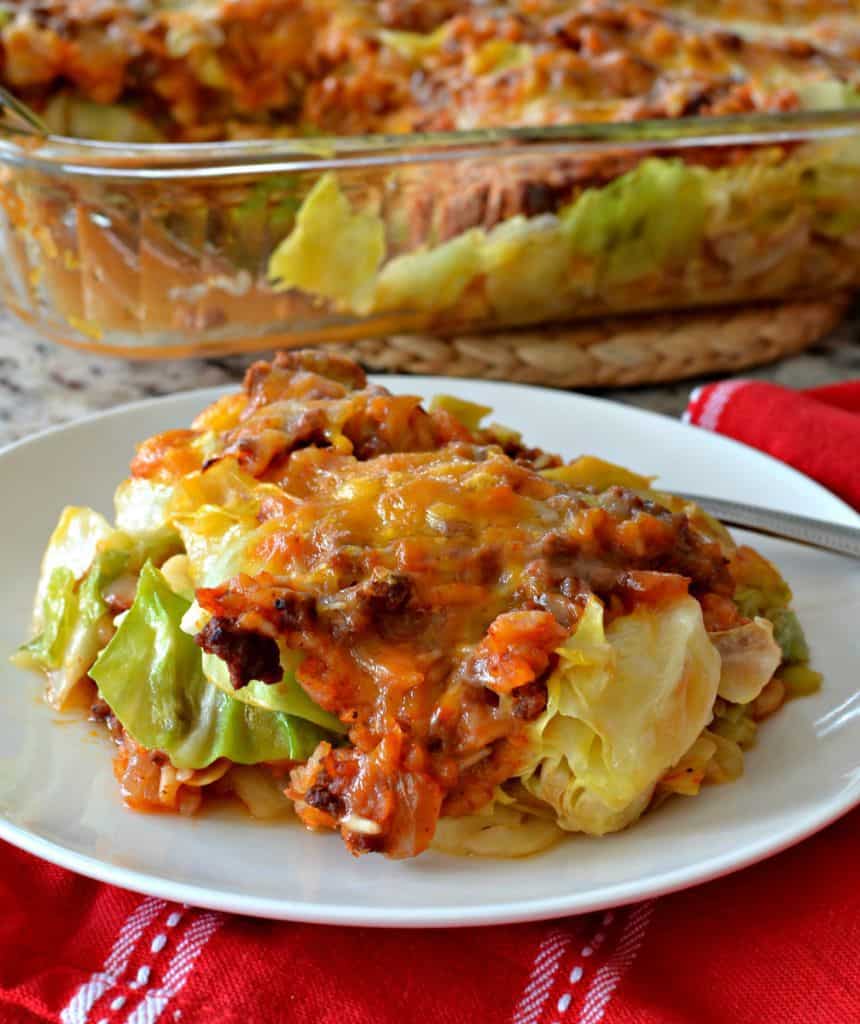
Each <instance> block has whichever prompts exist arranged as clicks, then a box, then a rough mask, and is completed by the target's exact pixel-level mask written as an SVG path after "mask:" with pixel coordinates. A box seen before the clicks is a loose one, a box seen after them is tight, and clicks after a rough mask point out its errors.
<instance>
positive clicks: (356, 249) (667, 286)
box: [0, 110, 860, 358]
mask: <svg viewBox="0 0 860 1024" xmlns="http://www.w3.org/2000/svg"><path fill="white" fill-rule="evenodd" d="M0 253H2V255H0V298H2V301H4V302H5V303H6V304H7V305H8V307H9V308H10V309H11V310H13V311H14V312H15V313H17V314H18V315H19V316H20V317H22V318H24V319H25V320H28V321H30V322H31V323H33V324H34V325H35V326H36V327H37V328H38V329H39V330H40V331H42V332H43V333H44V334H45V335H47V336H49V337H51V338H53V339H55V340H56V341H59V342H62V343H64V344H67V345H72V346H75V347H78V348H82V349H86V350H90V351H95V352H102V353H109V354H116V355H124V356H134V357H137V358H146V357H158V358H160V357H165V356H189V355H199V354H213V353H228V352H237V351H249V350H253V349H263V348H270V347H273V346H287V347H289V346H296V345H305V344H309V343H317V342H327V341H346V340H354V339H358V338H363V337H367V336H379V335H389V334H403V333H410V332H421V333H435V334H440V335H445V334H452V333H455V332H463V331H468V332H475V331H480V330H487V329H493V328H499V327H510V326H514V325H536V324H541V323H547V322H559V321H564V320H571V319H580V318H590V317H596V316H602V315H604V314H613V315H617V314H622V313H633V312H642V311H650V310H665V309H684V308H692V307H699V306H718V305H728V304H735V303H749V302H753V301H757V300H765V299H779V298H783V297H785V298H788V297H791V298H792V299H798V298H801V297H804V296H816V297H819V296H822V295H824V294H828V293H834V292H844V291H845V290H846V289H850V288H854V287H858V286H860V110H853V111H851V110H848V111H838V112H837V111H834V112H810V113H780V114H761V115H749V116H744V117H736V116H734V117H727V118H690V119H685V120H659V121H650V122H649V121H640V122H636V123H632V124H583V125H572V126H563V127H545V128H514V129H490V130H481V131H475V132H457V133H451V134H437V135H400V136H376V137H374V136H363V137H352V138H337V139H313V140H312V141H305V140H278V141H270V142H267V141H263V142H260V141H242V142H224V143H218V144H212V143H205V144H203V143H197V144H146V145H117V144H108V143H98V142H81V141H77V140H72V139H65V138H60V137H54V136H50V137H47V138H45V139H39V138H34V137H30V136H26V135H22V134H15V133H13V132H10V131H8V130H6V131H4V132H3V134H2V136H0Z"/></svg>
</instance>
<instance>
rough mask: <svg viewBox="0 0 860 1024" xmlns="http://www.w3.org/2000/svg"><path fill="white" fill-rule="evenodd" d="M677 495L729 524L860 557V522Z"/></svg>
mask: <svg viewBox="0 0 860 1024" xmlns="http://www.w3.org/2000/svg"><path fill="white" fill-rule="evenodd" d="M673 493H678V492H673ZM678 497H679V498H684V499H685V500H688V501H694V502H695V503H696V504H697V505H701V507H702V508H703V509H704V510H705V511H706V512H709V513H710V514H711V515H712V516H716V518H717V519H720V520H722V521H723V522H724V523H728V524H729V525H730V526H742V527H745V528H746V529H747V530H754V531H756V532H758V533H766V534H770V535H771V536H772V537H783V538H785V539H787V540H793V541H797V542H798V543H800V544H808V545H809V546H810V547H814V548H824V550H825V551H836V552H838V553H839V554H840V555H848V556H849V557H850V558H860V526H844V525H843V524H841V523H828V522H826V521H825V520H824V519H812V518H810V517H809V516H799V515H795V514H794V513H793V512H778V511H776V509H771V508H762V507H761V506H759V505H747V504H744V503H743V502H740V501H726V500H725V499H723V498H710V497H706V496H704V495H701V494H678Z"/></svg>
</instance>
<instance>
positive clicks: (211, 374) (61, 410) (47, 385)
mask: <svg viewBox="0 0 860 1024" xmlns="http://www.w3.org/2000/svg"><path fill="white" fill-rule="evenodd" d="M265 355H266V354H265V353H260V354H257V355H254V356H247V355H245V356H231V357H226V358H220V359H219V358H215V359H181V360H175V361H164V362H144V361H134V360H126V359H110V358H107V357H100V356H92V355H87V354H84V353H80V352H75V351H73V350H71V349H66V348H63V347H61V346H59V345H55V344H54V343H52V342H49V341H45V340H43V339H41V338H40V337H39V336H38V335H37V334H35V333H34V332H33V331H32V330H31V329H29V328H27V327H25V326H23V325H22V324H20V323H19V322H18V321H16V320H14V319H13V318H12V317H11V316H9V315H8V314H7V313H5V311H4V310H3V309H2V308H0V446H3V445H5V444H8V443H9V442H11V441H14V440H16V439H17V438H20V437H25V436H26V435H28V434H33V433H35V432H37V431H39V430H43V429H44V428H45V427H48V426H51V425H52V424H55V423H62V422H65V421H67V420H72V419H76V418H78V417H80V416H84V415H86V414H87V413H90V412H94V411H96V410H99V409H108V408H110V407H111V406H115V405H121V404H123V403H125V402H133V401H135V400H136V399H140V398H149V397H152V396H155V395H165V394H172V393H174V392H176V391H186V390H189V389H192V388H201V387H212V386H215V385H219V384H230V383H236V382H238V381H240V380H241V378H242V374H243V373H244V370H245V368H246V367H247V366H248V364H249V363H250V362H252V361H253V360H254V359H259V358H265ZM744 376H749V377H756V378H758V379H760V380H771V381H776V382H777V383H779V384H785V385H787V386H789V387H796V388H802V387H814V386H815V385H819V384H830V383H834V382H836V381H842V380H848V379H851V378H856V377H860V304H858V306H856V307H855V309H854V311H853V313H852V315H851V316H849V317H848V318H847V319H846V320H845V321H844V322H843V323H842V325H841V326H840V327H839V328H838V329H837V330H836V331H834V332H833V333H832V334H831V335H830V336H829V337H827V338H826V339H824V340H823V341H822V342H820V343H819V344H818V345H816V346H815V347H814V348H811V349H809V350H807V351H806V352H804V353H802V354H801V355H798V356H794V357H792V358H790V359H783V360H781V361H779V362H777V363H772V364H770V365H769V366H764V367H760V368H758V369H755V370H751V371H748V372H747V373H745V374H744ZM703 382H704V378H700V379H694V380H687V381H681V382H679V383H677V384H667V385H661V386H658V387H642V388H627V389H622V390H617V389H615V390H608V391H595V392H591V393H593V394H599V395H602V396H604V397H607V398H611V399H614V400H616V401H620V402H626V403H628V404H630V405H637V406H640V407H642V408H645V409H651V410H653V411H655V412H660V413H664V414H666V415H670V416H679V415H680V414H681V412H682V411H683V410H684V408H685V406H686V404H687V399H688V397H689V394H690V391H691V389H692V388H694V387H696V386H697V385H698V384H701V383H703Z"/></svg>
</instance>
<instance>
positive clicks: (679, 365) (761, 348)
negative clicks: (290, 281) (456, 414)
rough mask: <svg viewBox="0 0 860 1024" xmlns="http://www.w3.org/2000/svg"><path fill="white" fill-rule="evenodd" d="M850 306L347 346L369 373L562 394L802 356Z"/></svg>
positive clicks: (832, 302)
mask: <svg viewBox="0 0 860 1024" xmlns="http://www.w3.org/2000/svg"><path fill="white" fill-rule="evenodd" d="M849 301H850V298H849V297H848V296H842V295H835V296H827V297H826V298H824V299H819V300H817V301H809V300H807V301H803V302H777V303H767V304H763V305H756V306H747V307H744V308H741V309H737V308H735V309H721V310H705V311H702V312H684V313H662V314H658V315H653V316H637V317H625V318H616V319H605V320H601V321H589V322H587V323H581V324H571V325H567V326H558V327H551V328H547V329H541V330H537V329H535V328H532V329H529V330H516V331H506V332H500V333H488V334H475V335H462V336H457V337H451V338H439V337H430V336H425V335H391V336H388V337H381V338H368V339H364V340H361V341H357V342H349V343H346V344H343V343H341V344H338V345H336V346H335V347H336V348H337V350H338V351H339V352H343V353H345V354H346V355H350V356H352V357H353V358H354V359H358V360H359V361H360V362H361V363H363V364H364V365H365V366H366V367H368V369H371V370H387V371H389V372H392V373H429V374H445V375H448V376H453V377H488V378H492V379H495V380H513V381H521V382H523V383H528V384H550V385H553V386H555V387H566V388H571V387H579V388H582V387H627V386H629V385H633V384H649V383H655V382H657V381H671V380H680V379H682V378H684V377H694V376H700V375H702V374H709V373H725V372H727V371H732V370H740V369H742V368H744V367H749V366H757V365H759V364H761V363H767V362H770V361H771V360H774V359H778V358H779V357H780V356H785V355H789V354H790V353H792V352H799V351H800V350H801V349H803V348H805V347H806V346H808V345H811V344H812V343H813V342H815V341H817V340H818V339H820V338H822V337H823V336H824V335H825V334H827V333H828V332H829V331H831V330H832V329H833V328H834V327H835V326H836V325H837V324H838V323H839V321H840V319H841V318H842V316H843V314H844V312H845V310H846V308H847V306H848V304H849Z"/></svg>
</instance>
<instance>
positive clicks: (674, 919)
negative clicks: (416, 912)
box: [0, 381, 860, 1024]
mask: <svg viewBox="0 0 860 1024" xmlns="http://www.w3.org/2000/svg"><path fill="white" fill-rule="evenodd" d="M688 412H689V417H688V418H689V419H690V420H691V421H692V422H695V423H699V424H700V425H702V426H707V427H710V428H711V429H717V430H720V431H722V432H725V433H727V434H730V435H731V436H733V437H736V438H738V439H739V440H743V441H746V442H747V443H750V444H754V445H756V446H757V447H759V448H762V449H763V450H765V451H769V452H771V454H774V455H776V456H777V457H779V458H783V459H785V461H787V462H791V463H792V464H793V465H795V466H797V468H799V469H801V470H803V471H805V472H808V473H810V475H813V476H815V477H816V479H818V480H820V481H821V482H822V483H824V484H825V485H826V486H829V487H831V488H832V489H833V490H835V491H837V493H839V494H841V495H842V496H843V497H845V498H846V499H847V500H850V501H852V502H853V503H854V504H855V506H857V507H858V508H860V466H859V465H858V456H860V382H855V383H853V384H848V385H840V386H837V387H833V388H820V389H815V390H813V391H809V392H805V393H803V394H801V395H795V394H792V393H791V392H787V391H785V390H784V389H782V388H776V387H774V386H773V385H768V384H760V383H751V382H746V381H741V382H739V381H732V382H728V383H725V384H717V385H711V386H709V387H707V388H705V389H703V390H701V391H700V392H698V393H697V394H696V395H695V396H694V398H693V400H692V402H691V405H690V409H689V410H688ZM575 855H576V854H575V850H574V849H571V856H575ZM858 864H860V811H854V812H853V813H852V814H850V815H848V816H847V817H845V818H843V819H842V820H841V821H839V822H837V823H836V824H834V825H832V826H831V827H830V828H828V829H827V830H826V831H824V832H822V833H820V834H819V835H818V836H815V837H814V838H812V839H810V840H808V841H807V842H805V843H803V844H802V845H800V846H797V847H795V848H793V849H791V850H789V851H787V852H785V853H782V854H780V855H779V856H777V857H774V858H771V859H770V860H768V861H766V862H764V863H762V864H760V865H757V866H755V867H752V868H748V869H746V870H745V871H742V872H739V873H737V874H734V875H731V876H729V877H727V878H724V879H722V880H720V881H716V882H711V883H710V884H708V885H704V886H700V887H698V888H696V889H692V890H689V891H687V892H684V893H677V894H675V895H672V896H665V897H663V898H662V899H660V900H650V901H648V902H645V903H640V904H637V905H634V906H631V907H624V908H620V909H618V910H615V911H609V912H606V913H596V914H588V915H584V916H581V917H573V918H567V919H565V920H561V921H550V922H544V923H536V924H524V925H512V926H507V927H495V928H485V929H477V928H469V929H462V930H445V931H433V930H425V931H402V930H388V931H384V930H375V929H373V930H371V929H357V928H356V929H350V928H332V927H322V926H317V925H299V924H284V923H276V922H268V921H256V920H252V919H249V918H243V917H237V916H230V915H225V914H219V913H211V912H208V911H203V910H194V909H191V908H188V907H184V906H179V905H177V904H171V903H167V902H165V901H163V900H159V899H153V898H149V897H142V896H137V895H134V894H132V893H128V892H125V891H123V890H120V889H116V888H113V887H111V886H107V885H101V884H99V883H96V882H91V881H89V880H88V879H84V878H81V877H79V876H77V875H74V874H71V873H70V872H68V871H64V870H62V869H60V868H55V867H52V866H50V865H48V864H45V863H42V862H41V861H38V860H36V859H34V858H33V857H30V856H28V855H27V854H24V853H21V852H19V851H18V850H15V849H13V848H12V847H11V846H6V845H4V844H2V843H0V1024H36V1022H51V1024H57V1022H62V1024H156V1022H161V1024H178V1022H181V1024H401V1022H403V1024H409V1022H413V1021H425V1020H432V1021H434V1022H438V1024H495V1022H505V1024H597V1022H599V1021H604V1022H606V1024H726V1022H732V1024H771V1022H773V1024H855V1022H860V884H858V880H857V867H858Z"/></svg>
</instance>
